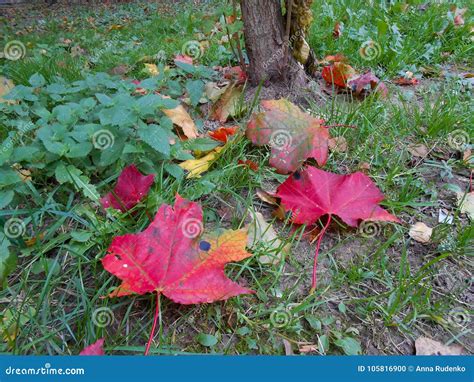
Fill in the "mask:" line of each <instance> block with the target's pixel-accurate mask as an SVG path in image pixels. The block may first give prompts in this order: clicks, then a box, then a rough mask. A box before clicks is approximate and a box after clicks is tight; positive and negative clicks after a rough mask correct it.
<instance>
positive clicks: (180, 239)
mask: <svg viewBox="0 0 474 382" xmlns="http://www.w3.org/2000/svg"><path fill="white" fill-rule="evenodd" d="M202 234H203V226H202V209H201V207H200V205H199V204H198V203H194V202H191V201H188V200H186V199H183V198H181V197H180V196H179V195H177V196H176V202H175V205H174V207H172V206H169V205H166V204H164V205H162V206H161V207H160V209H159V210H158V212H157V214H156V216H155V219H154V220H153V222H152V223H151V224H150V225H149V226H148V228H146V229H145V230H144V231H143V232H140V233H137V234H127V235H124V236H119V237H115V238H114V239H113V241H112V244H111V245H110V247H109V249H108V251H107V252H108V253H107V255H106V256H105V257H104V258H103V259H102V264H103V266H104V268H105V269H106V270H107V271H109V272H110V273H112V274H114V275H115V276H117V277H118V278H120V279H121V280H122V285H121V286H120V287H119V288H117V289H116V290H115V291H114V292H112V294H111V296H124V295H128V294H131V293H137V294H145V293H149V292H156V293H157V294H158V296H160V295H161V294H163V295H165V296H166V297H168V298H170V299H171V300H173V301H174V302H177V303H179V304H200V303H210V302H214V301H218V300H226V299H228V298H230V297H233V296H237V295H240V294H246V293H253V292H252V291H251V290H249V289H247V288H244V287H242V286H240V285H239V284H237V283H235V282H233V281H231V280H230V279H229V278H227V276H226V275H225V273H224V267H225V265H226V264H227V263H228V262H231V261H240V260H243V259H245V258H247V257H249V256H251V254H250V253H248V252H247V251H246V250H245V246H246V243H247V232H246V231H245V230H237V231H232V230H229V231H225V232H224V233H222V234H221V235H219V236H216V235H208V236H202ZM158 306H159V304H157V310H158ZM155 313H156V312H155ZM156 317H157V313H156V314H155V320H154V324H153V329H152V335H151V336H150V340H149V342H148V345H147V350H146V352H145V353H148V350H149V346H150V344H151V340H152V338H153V333H154V328H155V326H156Z"/></svg>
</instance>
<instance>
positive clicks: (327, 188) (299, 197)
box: [276, 166, 399, 290]
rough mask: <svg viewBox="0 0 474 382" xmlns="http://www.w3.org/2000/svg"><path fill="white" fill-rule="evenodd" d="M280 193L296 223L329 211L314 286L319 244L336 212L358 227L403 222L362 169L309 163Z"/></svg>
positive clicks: (290, 179) (289, 178)
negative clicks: (345, 170)
mask: <svg viewBox="0 0 474 382" xmlns="http://www.w3.org/2000/svg"><path fill="white" fill-rule="evenodd" d="M276 195H277V196H278V197H280V198H281V202H282V204H283V207H284V208H285V210H287V211H291V212H292V221H293V222H294V223H297V224H308V225H311V224H314V223H316V222H317V221H318V220H319V219H320V218H321V217H322V216H323V215H328V220H327V222H326V225H325V226H324V228H323V230H322V231H321V233H320V235H319V239H318V243H317V246H316V253H315V258H314V266H313V283H312V290H314V288H315V287H316V266H317V257H318V253H319V246H320V244H321V240H322V237H323V235H324V233H325V232H326V230H327V228H328V226H329V224H330V222H331V218H332V216H334V215H337V216H339V217H340V218H341V219H342V220H343V221H344V222H345V223H346V224H348V225H349V226H352V227H357V226H358V224H359V222H360V221H361V220H375V221H391V222H397V223H398V222H399V220H398V218H397V217H396V216H394V215H392V214H390V213H389V212H387V211H386V210H384V209H383V208H382V207H380V206H379V205H378V204H379V203H380V202H381V201H382V200H383V199H384V195H383V194H382V193H381V192H380V190H379V189H378V188H377V186H376V185H375V184H374V183H373V182H372V180H371V179H370V178H369V177H368V176H367V175H365V174H363V173H361V172H356V173H353V174H349V175H338V174H333V173H331V172H327V171H323V170H320V169H318V168H316V167H311V166H308V167H306V168H305V169H304V170H303V171H301V172H296V173H294V174H293V175H291V176H290V177H288V178H287V179H286V181H285V182H284V183H283V184H281V185H280V187H278V190H277V193H276Z"/></svg>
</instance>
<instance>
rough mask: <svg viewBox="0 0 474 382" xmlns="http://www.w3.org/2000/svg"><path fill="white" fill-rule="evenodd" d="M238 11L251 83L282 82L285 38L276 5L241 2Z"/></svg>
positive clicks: (261, 0)
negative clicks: (241, 20) (241, 22)
mask: <svg viewBox="0 0 474 382" xmlns="http://www.w3.org/2000/svg"><path fill="white" fill-rule="evenodd" d="M241 8H242V17H243V20H244V28H245V29H244V30H245V32H244V37H245V46H246V49H247V56H248V58H249V76H250V81H251V83H252V84H254V85H258V84H259V83H260V82H261V81H264V82H275V81H282V80H284V74H285V70H284V65H283V54H284V41H285V36H284V27H283V26H284V25H283V16H282V14H281V7H280V1H278V0H242V1H241Z"/></svg>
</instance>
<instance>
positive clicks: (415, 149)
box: [407, 143, 429, 158]
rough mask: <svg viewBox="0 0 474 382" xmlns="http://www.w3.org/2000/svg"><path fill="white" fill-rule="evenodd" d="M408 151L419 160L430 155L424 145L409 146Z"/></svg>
mask: <svg viewBox="0 0 474 382" xmlns="http://www.w3.org/2000/svg"><path fill="white" fill-rule="evenodd" d="M407 150H408V152H409V153H410V154H411V155H413V156H414V157H419V158H426V157H427V156H428V154H429V150H428V148H427V147H426V146H425V145H424V144H422V143H420V144H411V145H408V147H407Z"/></svg>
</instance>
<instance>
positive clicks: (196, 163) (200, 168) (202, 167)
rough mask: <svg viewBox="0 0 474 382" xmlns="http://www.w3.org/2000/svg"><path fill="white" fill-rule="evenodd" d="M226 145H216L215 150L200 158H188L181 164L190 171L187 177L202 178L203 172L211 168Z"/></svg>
mask: <svg viewBox="0 0 474 382" xmlns="http://www.w3.org/2000/svg"><path fill="white" fill-rule="evenodd" d="M223 148H224V147H216V148H215V149H214V150H212V151H211V152H209V154H207V155H205V156H203V157H202V158H199V159H188V160H187V161H184V162H182V163H180V164H179V167H181V168H182V169H184V170H187V171H189V174H188V176H187V179H191V178H200V177H201V174H202V173H204V172H206V171H207V170H209V167H211V165H212V163H213V162H214V161H215V160H216V159H217V158H218V157H219V153H220V152H221V151H222V149H223Z"/></svg>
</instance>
